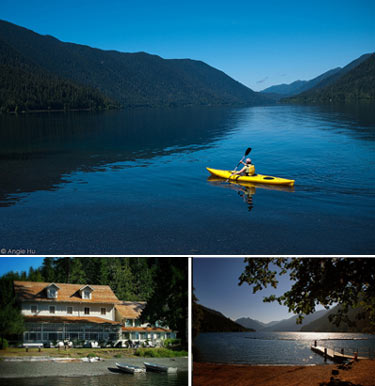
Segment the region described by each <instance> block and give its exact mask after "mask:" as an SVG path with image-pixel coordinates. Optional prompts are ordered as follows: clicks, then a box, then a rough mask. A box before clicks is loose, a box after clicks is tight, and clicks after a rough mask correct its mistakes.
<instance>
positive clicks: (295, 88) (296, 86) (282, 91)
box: [261, 67, 341, 98]
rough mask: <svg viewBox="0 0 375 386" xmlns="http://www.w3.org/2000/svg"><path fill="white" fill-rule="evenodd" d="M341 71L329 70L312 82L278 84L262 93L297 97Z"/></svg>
mask: <svg viewBox="0 0 375 386" xmlns="http://www.w3.org/2000/svg"><path fill="white" fill-rule="evenodd" d="M340 70H341V67H337V68H334V69H333V70H329V71H327V72H325V73H323V74H321V75H319V76H317V77H316V78H313V79H311V80H296V81H295V82H292V83H290V84H285V83H284V84H278V85H275V86H271V87H268V88H266V89H264V90H262V91H261V93H264V94H268V93H273V94H278V95H279V96H280V98H281V97H287V96H292V95H297V94H299V93H301V92H303V91H307V90H310V89H311V88H313V87H315V86H316V85H317V84H319V83H320V82H322V81H323V80H324V79H326V78H328V77H331V76H332V75H334V74H336V73H338V72H339V71H340Z"/></svg>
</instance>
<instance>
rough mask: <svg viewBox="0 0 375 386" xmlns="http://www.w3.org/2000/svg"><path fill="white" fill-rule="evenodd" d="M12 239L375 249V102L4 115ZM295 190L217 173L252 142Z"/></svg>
mask: <svg viewBox="0 0 375 386" xmlns="http://www.w3.org/2000/svg"><path fill="white" fill-rule="evenodd" d="M0 128H1V129H0V165H1V168H0V181H1V183H0V184H1V185H0V188H1V190H0V249H2V253H3V252H4V251H6V252H8V251H9V250H10V249H13V250H16V251H15V252H13V253H17V250H18V251H19V252H20V253H25V252H26V253H33V252H35V253H37V254H48V253H50V254H73V253H74V254H151V253H152V254H230V255H232V254H279V253H285V254H369V253H374V242H373V235H374V224H375V197H374V170H375V169H374V166H375V162H374V161H375V157H374V154H375V152H374V150H375V141H374V139H375V109H373V108H371V107H366V106H365V107H346V108H327V107H325V108H323V107H304V106H269V107H249V108H201V109H196V108H195V109H188V108H187V109H170V110H132V111H117V112H103V113H87V112H82V113H69V114H63V113H51V114H32V115H20V116H0ZM248 147H252V149H253V150H252V152H251V154H250V156H251V158H252V160H253V163H254V164H255V166H256V171H257V172H258V173H262V174H270V175H274V176H279V177H285V178H292V179H295V180H296V184H295V188H294V189H270V188H266V187H261V186H258V187H248V186H247V187H245V186H241V185H236V184H230V183H226V182H223V181H212V180H209V179H208V176H209V174H208V172H207V171H206V169H205V167H206V166H210V167H214V168H221V169H231V168H234V166H235V165H236V164H237V162H238V161H239V159H240V158H241V157H242V155H243V153H244V152H245V150H246V148H248Z"/></svg>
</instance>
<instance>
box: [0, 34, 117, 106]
mask: <svg viewBox="0 0 375 386" xmlns="http://www.w3.org/2000/svg"><path fill="white" fill-rule="evenodd" d="M0 85H1V87H0V112H13V111H14V112H21V111H24V110H27V111H33V110H34V111H35V110H71V109H79V110H101V109H107V108H111V107H115V106H116V103H115V102H113V101H111V100H110V99H109V98H107V97H106V96H104V95H102V94H101V93H100V92H98V91H97V90H94V89H92V88H90V87H85V86H81V85H78V84H75V83H74V82H72V81H70V80H66V79H62V78H60V77H59V76H57V75H54V74H52V73H50V72H48V71H46V70H44V69H42V68H41V67H40V66H38V65H36V64H34V63H33V62H32V61H31V60H28V59H26V58H25V57H24V56H22V55H21V54H19V53H18V52H17V51H16V50H15V49H13V48H12V47H10V46H9V45H8V44H6V43H5V42H4V41H2V40H0Z"/></svg>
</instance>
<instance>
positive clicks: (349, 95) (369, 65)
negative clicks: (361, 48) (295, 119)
mask: <svg viewBox="0 0 375 386" xmlns="http://www.w3.org/2000/svg"><path fill="white" fill-rule="evenodd" d="M331 80H332V79H331ZM283 101H285V102H293V103H353V102H374V101H375V54H372V55H370V56H369V57H367V58H366V60H364V61H362V62H361V63H360V64H358V65H357V66H355V67H354V68H352V67H351V69H350V70H349V71H347V72H346V73H345V74H344V75H342V76H340V77H338V78H335V81H334V82H332V81H330V82H328V84H326V85H325V86H324V87H319V88H314V89H312V90H309V91H306V92H304V93H301V94H299V95H296V96H294V97H291V98H287V99H284V100H283Z"/></svg>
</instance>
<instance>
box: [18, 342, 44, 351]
mask: <svg viewBox="0 0 375 386" xmlns="http://www.w3.org/2000/svg"><path fill="white" fill-rule="evenodd" d="M22 347H25V349H26V352H29V348H37V349H39V350H38V351H39V352H41V351H42V347H43V343H24V344H23V345H22Z"/></svg>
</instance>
